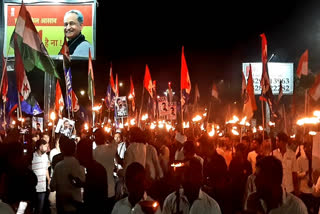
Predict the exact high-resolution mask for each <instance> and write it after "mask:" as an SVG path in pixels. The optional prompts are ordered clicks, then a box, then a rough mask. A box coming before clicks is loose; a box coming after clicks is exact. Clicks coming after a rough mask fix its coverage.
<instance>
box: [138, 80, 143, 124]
mask: <svg viewBox="0 0 320 214" xmlns="http://www.w3.org/2000/svg"><path fill="white" fill-rule="evenodd" d="M143 95H144V86H143V87H142V96H141V104H140V112H139V117H138V126H139V127H140V128H141V126H140V125H141V124H140V120H141V113H142V105H143V97H144V96H143Z"/></svg>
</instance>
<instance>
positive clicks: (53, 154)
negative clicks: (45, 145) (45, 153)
mask: <svg viewBox="0 0 320 214" xmlns="http://www.w3.org/2000/svg"><path fill="white" fill-rule="evenodd" d="M60 153H61V152H60V149H57V148H54V149H52V150H51V151H50V155H49V160H50V163H52V160H53V157H54V156H56V155H57V154H60Z"/></svg>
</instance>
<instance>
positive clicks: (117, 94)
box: [115, 74, 119, 97]
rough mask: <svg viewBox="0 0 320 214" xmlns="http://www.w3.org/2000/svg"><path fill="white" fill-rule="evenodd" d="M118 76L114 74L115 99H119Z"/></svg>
mask: <svg viewBox="0 0 320 214" xmlns="http://www.w3.org/2000/svg"><path fill="white" fill-rule="evenodd" d="M118 81H119V80H118V74H116V86H115V89H116V91H115V94H116V97H119V82H118Z"/></svg>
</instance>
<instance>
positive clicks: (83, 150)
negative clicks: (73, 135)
mask: <svg viewBox="0 0 320 214" xmlns="http://www.w3.org/2000/svg"><path fill="white" fill-rule="evenodd" d="M77 159H78V160H79V162H80V164H81V165H82V166H84V167H86V166H87V165H88V164H90V163H91V162H92V161H93V154H92V141H91V140H90V139H87V138H86V139H82V140H80V141H79V143H78V144H77Z"/></svg>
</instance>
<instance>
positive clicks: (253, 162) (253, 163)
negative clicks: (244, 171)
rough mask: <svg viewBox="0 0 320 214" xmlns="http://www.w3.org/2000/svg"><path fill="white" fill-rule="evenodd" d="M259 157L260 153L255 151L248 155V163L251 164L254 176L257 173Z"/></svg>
mask: <svg viewBox="0 0 320 214" xmlns="http://www.w3.org/2000/svg"><path fill="white" fill-rule="evenodd" d="M257 156H258V153H257V152H256V151H255V150H253V151H251V152H249V153H248V161H249V162H250V163H251V167H252V174H253V173H255V171H256V163H257Z"/></svg>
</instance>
